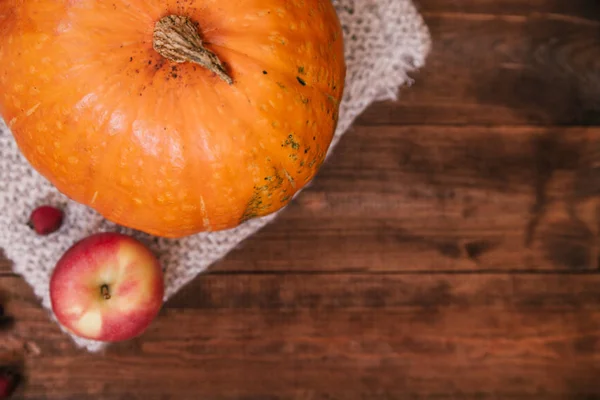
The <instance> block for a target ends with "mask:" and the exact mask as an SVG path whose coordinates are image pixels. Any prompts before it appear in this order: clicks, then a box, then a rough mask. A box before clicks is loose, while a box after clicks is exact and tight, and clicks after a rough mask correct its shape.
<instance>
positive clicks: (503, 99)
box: [357, 0, 600, 125]
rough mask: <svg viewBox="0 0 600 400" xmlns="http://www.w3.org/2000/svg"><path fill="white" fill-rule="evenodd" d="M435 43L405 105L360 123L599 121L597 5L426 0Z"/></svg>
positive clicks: (586, 1)
mask: <svg viewBox="0 0 600 400" xmlns="http://www.w3.org/2000/svg"><path fill="white" fill-rule="evenodd" d="M418 3H419V5H420V10H421V12H422V13H423V17H424V19H425V21H426V23H427V25H428V27H429V29H430V31H431V34H432V36H433V38H434V40H433V48H432V52H431V54H430V56H429V57H428V59H427V65H426V68H424V69H423V70H421V71H419V72H417V73H414V74H412V76H413V77H414V78H415V84H414V85H413V86H411V87H410V88H405V89H402V90H400V101H398V102H386V103H384V104H381V105H380V104H378V105H375V106H373V107H371V108H369V110H367V112H365V113H364V114H363V115H362V116H361V118H359V121H358V122H357V123H358V124H361V125H375V124H398V125H406V124H423V123H427V124H502V125H533V124H535V125H598V123H599V122H600V101H599V100H598V99H599V97H598V95H597V94H598V93H599V92H600V78H599V75H598V73H597V71H598V60H599V59H600V6H599V5H598V4H599V3H598V2H596V1H594V0H574V1H561V0H553V1H548V0H535V1H531V0H501V1H495V0H484V1H480V0H461V1H449V0H421V1H419V2H418Z"/></svg>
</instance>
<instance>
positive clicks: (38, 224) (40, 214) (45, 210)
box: [27, 206, 64, 235]
mask: <svg viewBox="0 0 600 400" xmlns="http://www.w3.org/2000/svg"><path fill="white" fill-rule="evenodd" d="M63 218H64V213H63V211H62V210H61V209H59V208H56V207H52V206H40V207H37V208H36V209H35V210H33V212H32V213H31V216H30V217H29V221H28V223H27V225H29V227H30V228H31V229H33V230H35V231H36V232H37V233H38V234H39V235H48V234H50V233H52V232H55V231H57V230H58V229H59V228H60V226H61V225H62V222H63Z"/></svg>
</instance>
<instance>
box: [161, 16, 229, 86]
mask: <svg viewBox="0 0 600 400" xmlns="http://www.w3.org/2000/svg"><path fill="white" fill-rule="evenodd" d="M153 39H154V41H153V47H154V50H156V52H157V53H158V54H160V55H161V56H163V57H165V58H166V59H168V60H171V61H173V62H176V63H184V62H191V63H195V64H198V65H201V66H203V67H205V68H207V69H209V70H210V71H212V72H214V73H215V74H217V76H219V77H220V78H221V79H223V80H224V81H225V82H227V83H228V84H230V85H231V84H233V79H231V77H230V76H229V74H227V71H226V70H225V67H224V66H223V63H222V62H221V60H219V58H218V57H217V56H216V55H215V54H214V53H213V52H211V51H210V50H208V49H207V48H206V47H204V45H203V43H202V38H201V37H200V33H199V32H198V26H197V25H196V24H195V23H194V22H193V21H192V20H191V19H189V18H188V17H183V16H180V15H169V16H166V17H164V18H161V19H160V21H158V22H157V23H156V25H155V26H154V38H153Z"/></svg>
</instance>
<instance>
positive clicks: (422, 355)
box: [0, 274, 600, 400]
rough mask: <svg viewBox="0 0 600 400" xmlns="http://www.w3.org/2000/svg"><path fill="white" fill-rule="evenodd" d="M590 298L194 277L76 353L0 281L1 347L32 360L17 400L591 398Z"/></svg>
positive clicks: (591, 285) (495, 279) (587, 280)
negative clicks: (107, 344)
mask: <svg viewBox="0 0 600 400" xmlns="http://www.w3.org/2000/svg"><path fill="white" fill-rule="evenodd" d="M599 285H600V275H598V274H594V275H555V274H549V275H548V274H545V275H544V274H542V275H531V274H529V275H519V276H506V275H490V274H472V275H468V276H457V275H447V274H439V275H407V276H396V275H389V274H382V275H379V276H374V275H364V274H341V275H340V274H338V275H322V276H315V275H302V274H300V275H298V274H287V275H265V276H256V275H239V276H231V275H223V276H214V275H205V276H202V277H200V278H199V279H197V280H195V281H194V282H193V283H192V284H191V286H189V287H187V288H186V289H185V290H184V291H183V292H181V293H180V294H179V295H177V296H176V297H175V298H174V299H173V300H172V301H170V302H169V303H168V304H167V306H166V308H165V309H164V310H163V312H162V314H161V316H160V317H159V318H158V319H157V320H156V322H155V323H154V324H153V325H152V327H151V328H150V329H149V331H148V332H147V333H146V334H145V335H144V336H143V337H142V338H139V339H137V340H135V341H132V342H128V343H125V344H123V345H116V346H114V347H112V348H110V349H109V350H108V351H107V352H106V353H105V354H102V355H90V354H87V353H84V352H81V351H77V350H75V349H74V348H73V346H72V344H71V343H70V342H69V340H68V339H66V337H65V336H64V335H62V334H61V333H60V331H59V330H58V328H57V327H56V326H55V325H54V324H52V323H51V322H50V321H49V320H48V319H47V317H46V315H45V313H44V312H43V311H41V310H40V308H39V307H38V306H37V303H36V300H35V299H34V298H33V296H32V294H31V292H30V290H29V288H28V287H27V286H26V285H25V284H24V283H23V282H22V281H21V280H19V279H18V278H1V279H0V288H2V290H5V291H7V292H8V293H10V298H11V301H10V302H9V303H8V306H7V310H8V311H9V312H10V313H13V314H14V315H16V316H18V322H17V326H16V328H15V331H14V334H15V335H19V336H20V337H23V338H35V340H36V345H37V346H38V347H39V350H40V353H39V354H37V355H27V354H25V355H24V359H25V372H26V376H27V377H28V382H29V383H28V385H27V390H25V391H22V392H21V393H20V394H21V396H22V397H20V398H23V399H39V398H43V399H83V398H102V399H123V398H127V399H132V400H133V399H198V398H202V399H204V398H210V399H284V398H285V399H306V398H308V399H322V398H328V399H350V400H351V399H396V398H413V396H415V397H418V396H422V397H423V398H457V397H460V398H549V399H567V398H569V399H578V398H584V397H583V396H591V395H600V387H599V386H598V385H597V384H596V383H595V382H596V379H597V376H598V373H600V352H599V350H600V347H599V346H600V330H599V329H600V292H598V290H597V288H598V286H599ZM40 332H44V333H43V335H41V334H40ZM117 375H118V379H115V377H116V376H117ZM577 396H582V397H577ZM587 398H590V397H587Z"/></svg>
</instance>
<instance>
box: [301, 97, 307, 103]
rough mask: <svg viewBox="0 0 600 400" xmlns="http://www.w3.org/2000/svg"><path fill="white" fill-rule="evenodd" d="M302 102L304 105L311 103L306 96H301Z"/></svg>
mask: <svg viewBox="0 0 600 400" xmlns="http://www.w3.org/2000/svg"><path fill="white" fill-rule="evenodd" d="M300 101H301V102H302V104H308V101H309V100H308V98H306V97H304V96H301V97H300Z"/></svg>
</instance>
